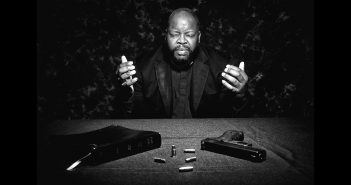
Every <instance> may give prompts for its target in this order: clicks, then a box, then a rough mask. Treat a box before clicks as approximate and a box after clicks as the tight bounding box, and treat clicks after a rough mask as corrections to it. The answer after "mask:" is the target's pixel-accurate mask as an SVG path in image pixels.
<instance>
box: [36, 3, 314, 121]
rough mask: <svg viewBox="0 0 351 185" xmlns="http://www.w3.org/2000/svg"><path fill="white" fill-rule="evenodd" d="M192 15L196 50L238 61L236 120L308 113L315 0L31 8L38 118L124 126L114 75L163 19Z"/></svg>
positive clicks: (152, 39)
mask: <svg viewBox="0 0 351 185" xmlns="http://www.w3.org/2000/svg"><path fill="white" fill-rule="evenodd" d="M179 7H188V8H191V9H194V10H195V11H196V12H197V14H198V16H199V19H200V23H201V28H200V29H201V32H202V37H201V42H202V44H206V45H210V46H211V47H213V48H215V49H216V50H218V51H219V52H221V53H223V54H224V55H226V56H228V58H233V57H235V58H239V59H241V60H243V61H245V71H246V73H247V74H248V76H249V82H248V84H247V86H248V92H249V93H248V96H247V99H248V103H247V104H246V105H245V106H244V107H243V109H242V110H240V111H239V110H235V109H233V116H236V117H266V116H297V117H312V116H313V114H314V104H315V103H314V102H315V100H314V50H315V49H314V2H313V1H311V0H308V1H282V0H275V1H274V0H263V1H249V0H239V1H210V0H196V1H172V0H150V1H140V0H120V1H112V0H71V1H64V0H51V1H43V0H39V1H38V2H37V40H36V52H37V60H36V61H37V65H36V66H37V77H36V79H37V110H36V111H37V119H38V120H39V122H41V123H47V122H48V121H51V120H55V119H105V118H109V119H110V118H111V119H116V118H117V119H118V118H123V116H122V113H121V106H120V102H119V98H118V95H117V94H118V90H119V89H118V86H117V85H116V83H118V82H117V76H116V74H115V71H116V68H117V65H118V64H119V62H120V56H121V55H122V54H125V55H126V56H127V58H128V59H129V60H133V59H135V58H136V56H138V55H140V54H142V53H143V52H147V51H150V50H152V49H154V48H155V47H157V46H158V45H159V44H160V42H161V41H162V39H164V29H165V27H166V25H167V18H168V15H169V14H170V13H171V11H172V10H174V9H175V8H179Z"/></svg>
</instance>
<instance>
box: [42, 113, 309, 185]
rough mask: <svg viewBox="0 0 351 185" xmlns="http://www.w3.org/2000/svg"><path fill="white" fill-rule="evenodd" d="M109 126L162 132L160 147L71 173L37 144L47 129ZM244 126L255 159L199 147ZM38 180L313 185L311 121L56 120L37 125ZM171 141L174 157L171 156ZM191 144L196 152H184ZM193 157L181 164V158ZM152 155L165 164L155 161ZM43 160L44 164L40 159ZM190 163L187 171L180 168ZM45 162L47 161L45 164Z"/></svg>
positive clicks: (54, 131) (101, 184)
mask: <svg viewBox="0 0 351 185" xmlns="http://www.w3.org/2000/svg"><path fill="white" fill-rule="evenodd" d="M109 125H120V126H124V127H127V128H131V129H138V130H151V131H156V132H159V133H160V134H161V138H162V144H161V147H160V148H157V149H154V150H151V151H147V152H143V153H139V154H136V155H132V156H129V157H126V158H122V159H118V160H114V161H110V162H106V163H103V164H99V165H97V166H82V167H79V168H77V169H76V170H74V171H71V172H52V171H50V170H48V169H46V167H47V166H49V165H48V163H49V162H50V161H47V160H46V161H45V162H43V159H44V158H45V152H43V151H44V150H43V148H42V147H40V143H41V142H43V140H45V138H46V137H45V136H47V135H50V134H76V133H83V132H88V131H92V130H96V129H99V128H103V127H106V126H109ZM226 130H242V131H243V132H244V136H245V138H244V141H246V142H249V143H252V145H253V146H254V147H257V148H261V149H264V150H266V152H267V159H266V160H265V161H263V162H260V163H255V162H251V161H247V160H243V159H239V158H235V157H230V156H226V155H223V154H218V153H214V152H209V151H205V150H201V140H202V139H205V138H207V137H218V136H220V135H221V134H223V132H225V131H226ZM38 135H40V136H41V137H38V143H39V147H38V155H37V157H38V169H37V172H38V173H37V179H38V184H99V185H104V184H106V185H107V184H114V185H116V184H260V185H262V184H270V185H275V184H284V185H285V184H299V185H303V184H314V125H313V121H308V120H303V119H298V118H229V119H228V118H211V119H116V120H110V119H109V120H70V121H56V122H53V123H52V124H49V125H48V127H47V128H39V129H38ZM172 145H175V146H176V149H177V156H176V157H171V146H172ZM186 148H195V149H196V152H195V153H183V152H182V151H183V150H184V149H186ZM192 156H196V158H197V160H196V161H194V162H192V163H185V161H184V160H185V158H187V157H192ZM154 157H161V158H165V159H166V163H156V162H154V160H153V159H154ZM43 163H45V164H43ZM186 164H190V165H192V166H193V167H194V169H193V171H191V172H179V170H178V168H179V167H181V166H184V165H186ZM45 165H46V166H45Z"/></svg>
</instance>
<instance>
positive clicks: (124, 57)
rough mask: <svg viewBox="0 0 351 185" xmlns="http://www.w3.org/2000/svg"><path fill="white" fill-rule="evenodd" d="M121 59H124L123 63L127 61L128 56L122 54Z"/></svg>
mask: <svg viewBox="0 0 351 185" xmlns="http://www.w3.org/2000/svg"><path fill="white" fill-rule="evenodd" d="M121 59H122V63H125V62H127V58H126V56H124V55H122V57H121Z"/></svg>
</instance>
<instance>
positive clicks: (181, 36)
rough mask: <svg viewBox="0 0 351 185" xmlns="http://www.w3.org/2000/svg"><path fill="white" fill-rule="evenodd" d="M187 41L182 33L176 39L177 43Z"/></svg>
mask: <svg viewBox="0 0 351 185" xmlns="http://www.w3.org/2000/svg"><path fill="white" fill-rule="evenodd" d="M187 42H188V41H187V40H186V39H185V36H184V35H183V34H181V35H180V37H179V39H178V40H177V43H179V44H186V43H187Z"/></svg>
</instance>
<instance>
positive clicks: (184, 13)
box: [168, 8, 200, 31]
mask: <svg viewBox="0 0 351 185" xmlns="http://www.w3.org/2000/svg"><path fill="white" fill-rule="evenodd" d="M180 17H182V18H186V19H188V20H189V21H190V22H192V23H193V24H194V25H195V26H196V29H197V31H199V29H200V22H199V19H198V18H197V16H196V14H195V13H194V12H193V11H192V10H191V9H189V8H178V9H176V10H174V11H173V12H172V14H171V15H170V16H169V17H168V28H169V27H170V26H172V25H173V24H174V21H175V20H176V19H177V18H180Z"/></svg>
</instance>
